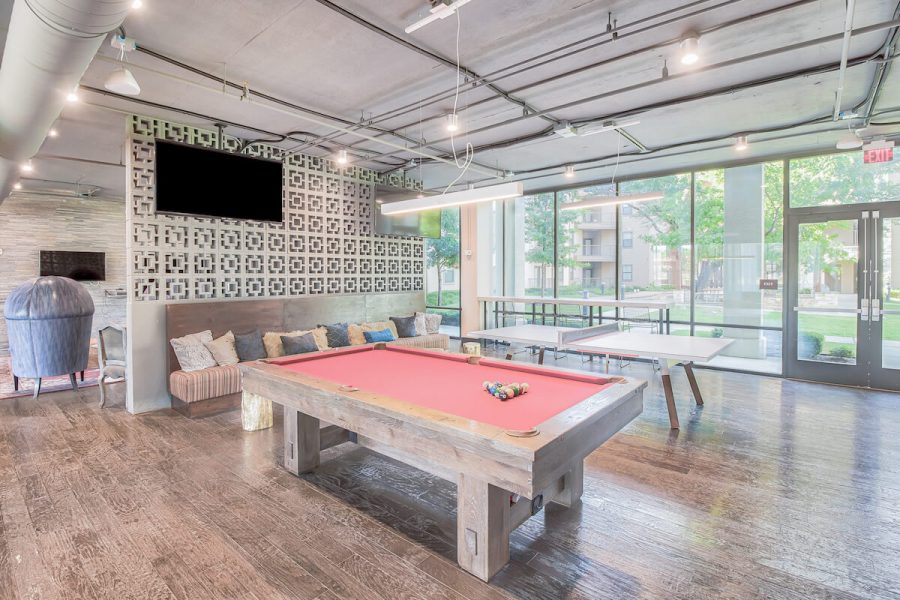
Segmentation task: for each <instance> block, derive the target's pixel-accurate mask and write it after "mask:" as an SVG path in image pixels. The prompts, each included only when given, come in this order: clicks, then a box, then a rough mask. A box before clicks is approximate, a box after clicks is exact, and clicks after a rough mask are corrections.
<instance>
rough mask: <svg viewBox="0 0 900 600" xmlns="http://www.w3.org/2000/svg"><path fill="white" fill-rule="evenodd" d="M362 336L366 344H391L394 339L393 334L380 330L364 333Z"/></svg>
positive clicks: (387, 330)
mask: <svg viewBox="0 0 900 600" xmlns="http://www.w3.org/2000/svg"><path fill="white" fill-rule="evenodd" d="M363 335H364V336H365V338H366V342H368V343H370V344H371V343H373V342H393V341H394V340H395V339H396V338H395V337H394V334H393V333H391V330H390V329H382V330H381V331H364V332H363Z"/></svg>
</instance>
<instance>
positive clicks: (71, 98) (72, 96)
mask: <svg viewBox="0 0 900 600" xmlns="http://www.w3.org/2000/svg"><path fill="white" fill-rule="evenodd" d="M66 101H68V102H78V88H75V89H74V90H72V91H71V92H69V93H68V94H66Z"/></svg>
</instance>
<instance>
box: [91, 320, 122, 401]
mask: <svg viewBox="0 0 900 600" xmlns="http://www.w3.org/2000/svg"><path fill="white" fill-rule="evenodd" d="M98 334H99V335H98V340H99V345H100V347H99V348H98V352H97V359H98V361H99V362H100V380H99V381H98V382H97V383H98V384H99V385H100V408H103V405H104V404H106V386H105V385H104V383H105V380H106V378H107V377H112V378H113V379H123V378H124V377H125V367H126V362H125V360H126V359H125V330H124V329H122V328H119V327H114V326H112V325H110V326H109V327H104V328H103V329H101V330H100V331H99V332H98Z"/></svg>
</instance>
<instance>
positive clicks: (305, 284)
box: [126, 115, 425, 302]
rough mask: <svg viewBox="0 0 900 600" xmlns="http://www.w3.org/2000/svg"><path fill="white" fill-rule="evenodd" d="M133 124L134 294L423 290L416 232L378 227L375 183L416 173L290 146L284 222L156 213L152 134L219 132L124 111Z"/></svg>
mask: <svg viewBox="0 0 900 600" xmlns="http://www.w3.org/2000/svg"><path fill="white" fill-rule="evenodd" d="M129 134H130V135H129V143H128V156H127V160H128V173H129V188H128V194H127V197H128V202H127V209H128V210H127V214H126V219H127V223H128V226H127V230H128V232H129V235H130V238H129V239H128V240H127V246H128V258H129V261H130V264H129V265H128V285H129V289H130V295H131V299H132V300H134V301H141V302H147V301H150V302H152V301H176V300H209V299H213V298H220V299H225V298H260V297H281V296H314V295H327V294H358V293H373V292H374V293H381V292H411V291H419V290H424V287H425V262H424V243H423V241H422V239H420V238H408V237H398V236H386V235H376V234H375V233H374V223H375V212H374V211H375V198H374V192H375V185H376V184H385V185H392V186H395V187H405V188H408V189H412V190H415V189H420V188H421V184H420V183H419V182H416V181H413V180H410V179H406V178H405V177H404V176H403V175H402V174H398V173H394V174H391V175H390V176H383V175H380V174H378V173H376V172H375V171H371V170H369V169H363V168H360V167H353V166H351V167H348V168H340V167H338V166H337V165H336V164H335V163H334V162H333V161H330V160H326V159H323V158H317V157H313V156H305V155H301V154H295V155H293V156H290V157H289V158H287V159H285V160H284V161H283V165H284V168H283V178H284V184H283V202H284V221H283V222H282V223H261V222H255V221H239V220H231V219H212V218H200V217H184V216H177V215H163V214H156V212H155V195H154V194H155V191H154V165H155V156H154V151H155V143H154V139H156V138H159V139H165V140H169V141H174V142H183V143H188V144H194V145H197V146H205V147H210V148H216V147H218V141H219V140H218V136H219V134H218V132H215V131H206V130H203V129H198V128H195V127H188V126H185V125H178V124H175V123H169V122H167V121H162V120H159V119H153V118H150V117H141V116H137V115H133V116H132V117H131V119H130V121H129ZM223 146H224V148H225V149H226V150H231V151H235V150H237V148H238V147H239V141H238V140H237V139H236V138H233V137H230V136H225V139H224V141H223ZM245 153H246V154H248V155H252V156H258V157H262V158H274V159H278V158H280V157H281V154H282V151H281V149H279V148H275V147H272V146H265V145H255V146H253V147H252V148H251V149H249V150H247V151H246V152H245ZM224 176H227V175H224ZM248 201H252V198H251V199H248Z"/></svg>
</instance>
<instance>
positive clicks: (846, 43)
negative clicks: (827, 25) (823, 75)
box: [832, 0, 856, 121]
mask: <svg viewBox="0 0 900 600" xmlns="http://www.w3.org/2000/svg"><path fill="white" fill-rule="evenodd" d="M855 10H856V0H847V15H846V17H844V40H843V42H842V43H841V67H840V69H838V85H837V92H835V94H834V114H833V115H832V120H834V121H837V120H838V119H839V118H840V117H841V100H842V99H843V96H844V75H845V74H846V72H847V58H848V57H849V56H850V37H851V36H852V35H853V13H854V11H855Z"/></svg>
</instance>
